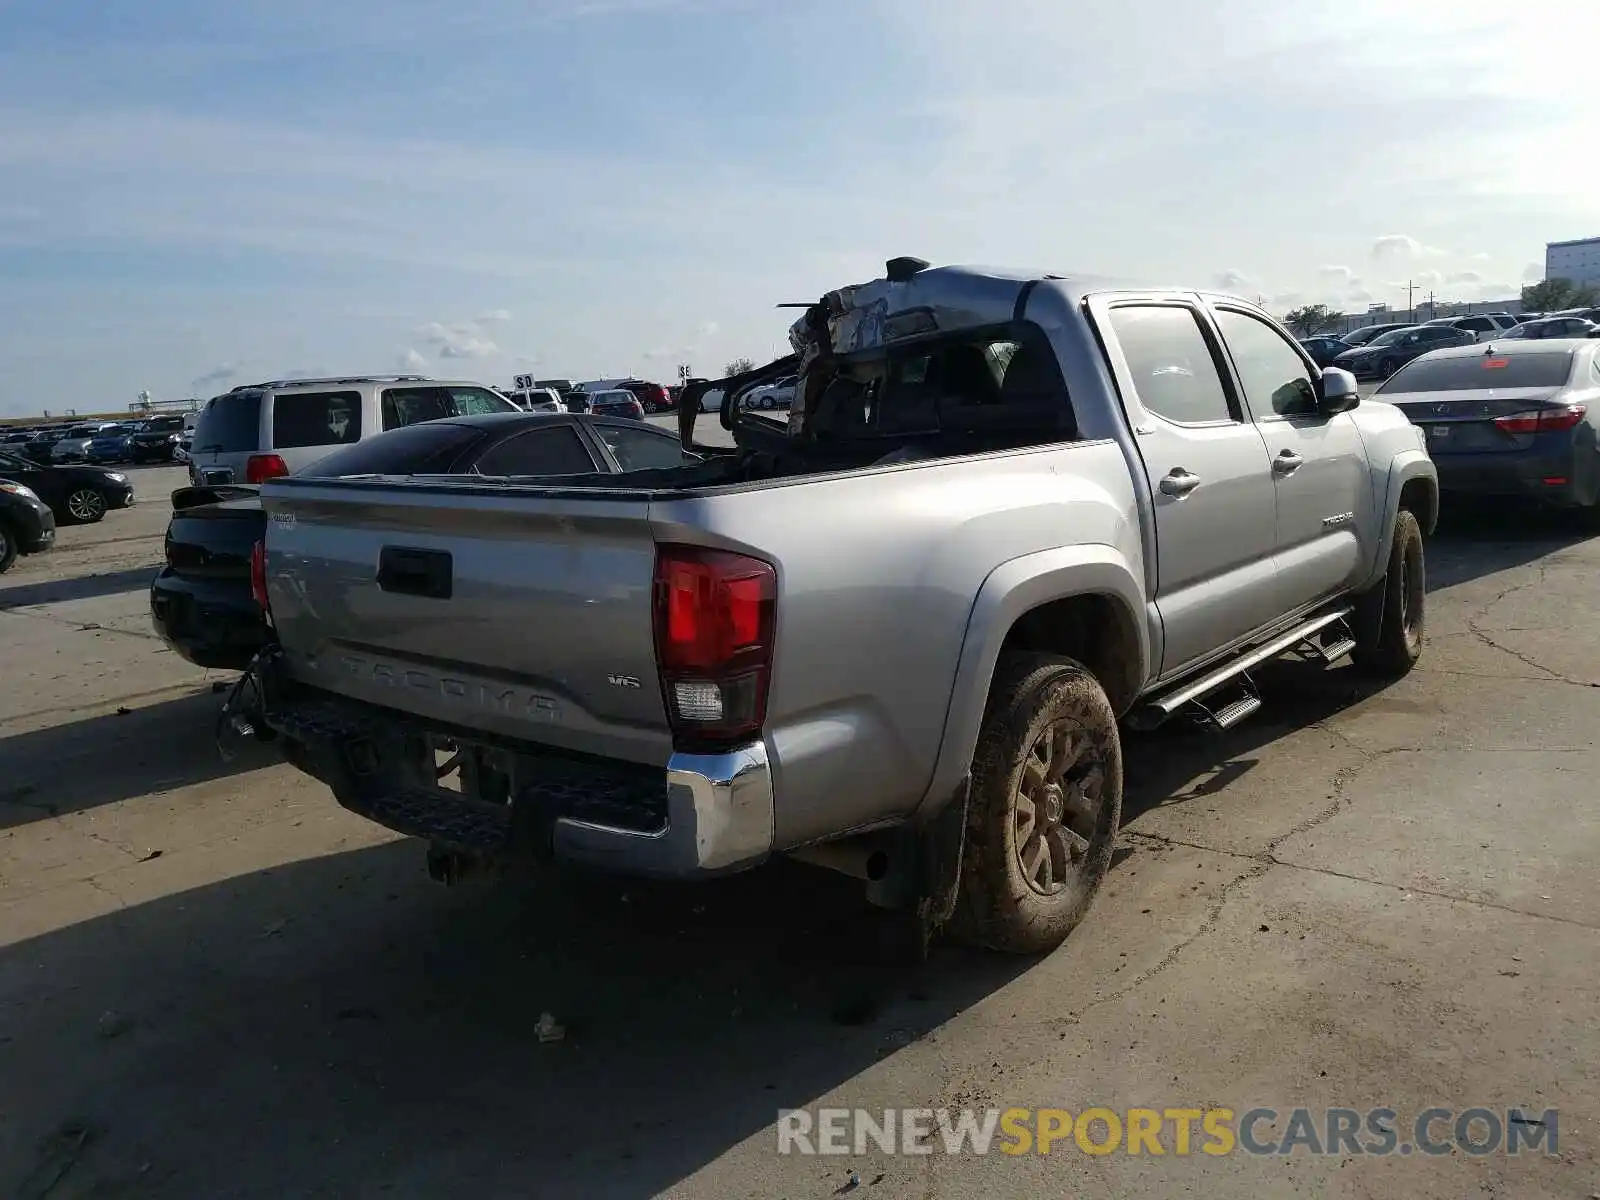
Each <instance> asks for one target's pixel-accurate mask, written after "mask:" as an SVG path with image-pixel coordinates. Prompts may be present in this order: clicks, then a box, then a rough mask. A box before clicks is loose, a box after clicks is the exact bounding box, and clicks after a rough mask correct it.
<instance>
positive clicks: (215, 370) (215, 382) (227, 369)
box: [194, 362, 244, 392]
mask: <svg viewBox="0 0 1600 1200" xmlns="http://www.w3.org/2000/svg"><path fill="white" fill-rule="evenodd" d="M243 368H244V364H242V363H236V362H225V363H218V364H217V365H216V366H214V367H212V368H211V370H209V371H207V372H206V373H205V374H204V375H200V376H197V377H196V378H195V380H194V389H195V391H197V392H204V391H208V390H210V389H212V388H216V389H221V388H222V387H224V386H225V385H226V384H228V383H230V382H231V381H232V380H234V379H236V378H238V376H239V373H240V371H241V370H243Z"/></svg>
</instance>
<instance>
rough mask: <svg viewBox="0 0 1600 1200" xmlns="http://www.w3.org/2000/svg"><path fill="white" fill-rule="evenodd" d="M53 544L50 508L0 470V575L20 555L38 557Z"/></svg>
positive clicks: (26, 487) (53, 522)
mask: <svg viewBox="0 0 1600 1200" xmlns="http://www.w3.org/2000/svg"><path fill="white" fill-rule="evenodd" d="M55 540H56V519H55V515H54V514H53V513H51V511H50V506H49V505H48V504H46V503H45V502H44V500H43V499H41V498H40V497H39V496H38V495H37V494H36V493H35V492H34V490H33V489H32V488H30V487H29V486H28V485H27V484H25V483H22V482H21V481H19V480H16V479H11V478H9V477H7V476H6V475H5V470H4V468H3V467H0V575H4V574H5V573H6V572H7V571H9V570H10V569H11V565H12V564H13V563H14V562H16V561H17V559H18V558H19V557H20V556H22V555H24V554H39V553H41V552H42V551H45V550H48V549H50V547H51V546H52V545H54V544H55Z"/></svg>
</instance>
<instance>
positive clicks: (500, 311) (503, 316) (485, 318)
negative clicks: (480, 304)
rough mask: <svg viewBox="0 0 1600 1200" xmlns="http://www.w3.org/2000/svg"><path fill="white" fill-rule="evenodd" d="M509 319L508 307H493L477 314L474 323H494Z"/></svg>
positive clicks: (509, 311)
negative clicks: (479, 314)
mask: <svg viewBox="0 0 1600 1200" xmlns="http://www.w3.org/2000/svg"><path fill="white" fill-rule="evenodd" d="M509 320H511V310H510V309H505V308H494V309H490V310H489V311H488V312H486V313H483V314H482V315H481V316H479V317H478V319H477V321H476V324H478V325H496V324H499V323H500V322H502V321H509Z"/></svg>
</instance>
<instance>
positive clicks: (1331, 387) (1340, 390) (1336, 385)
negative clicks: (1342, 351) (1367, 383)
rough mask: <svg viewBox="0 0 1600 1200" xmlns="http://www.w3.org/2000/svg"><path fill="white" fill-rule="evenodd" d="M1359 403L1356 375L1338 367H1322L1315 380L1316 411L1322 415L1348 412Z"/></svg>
mask: <svg viewBox="0 0 1600 1200" xmlns="http://www.w3.org/2000/svg"><path fill="white" fill-rule="evenodd" d="M1360 403H1361V389H1360V388H1359V387H1358V386H1357V385H1356V377H1355V376H1354V375H1352V374H1350V372H1349V371H1345V370H1342V369H1340V368H1339V367H1324V368H1323V370H1322V378H1321V379H1320V380H1318V381H1317V412H1318V413H1320V414H1321V415H1322V416H1324V417H1332V416H1336V415H1337V414H1339V413H1342V412H1349V411H1350V410H1351V409H1352V408H1354V407H1355V406H1356V405H1358V404H1360Z"/></svg>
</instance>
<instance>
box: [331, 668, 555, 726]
mask: <svg viewBox="0 0 1600 1200" xmlns="http://www.w3.org/2000/svg"><path fill="white" fill-rule="evenodd" d="M339 661H340V664H341V665H342V666H343V667H344V669H345V670H346V671H348V672H349V673H350V674H351V675H353V676H355V677H356V678H357V679H361V680H363V681H367V680H370V681H371V682H373V683H376V684H379V685H381V686H383V687H392V688H405V689H407V690H409V691H418V692H425V693H426V694H427V695H429V696H430V697H437V698H438V699H440V700H442V701H444V702H445V703H446V704H447V705H449V706H451V707H453V708H462V709H477V710H479V711H482V712H492V713H500V714H502V715H504V716H515V717H521V718H523V719H525V720H530V721H545V722H549V723H552V724H553V723H556V722H559V721H560V720H561V705H560V704H559V703H558V702H557V701H556V699H555V697H553V696H546V695H544V694H543V693H541V692H536V691H533V690H532V689H530V688H523V687H517V686H515V685H514V684H505V683H492V682H490V681H488V680H484V679H471V678H461V677H457V676H451V675H436V674H434V673H433V672H432V671H424V670H421V669H420V668H418V667H397V666H392V665H390V664H389V663H385V662H379V661H378V660H376V659H372V658H365V657H363V656H361V655H356V654H345V655H342V656H341V657H340V660H339Z"/></svg>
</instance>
